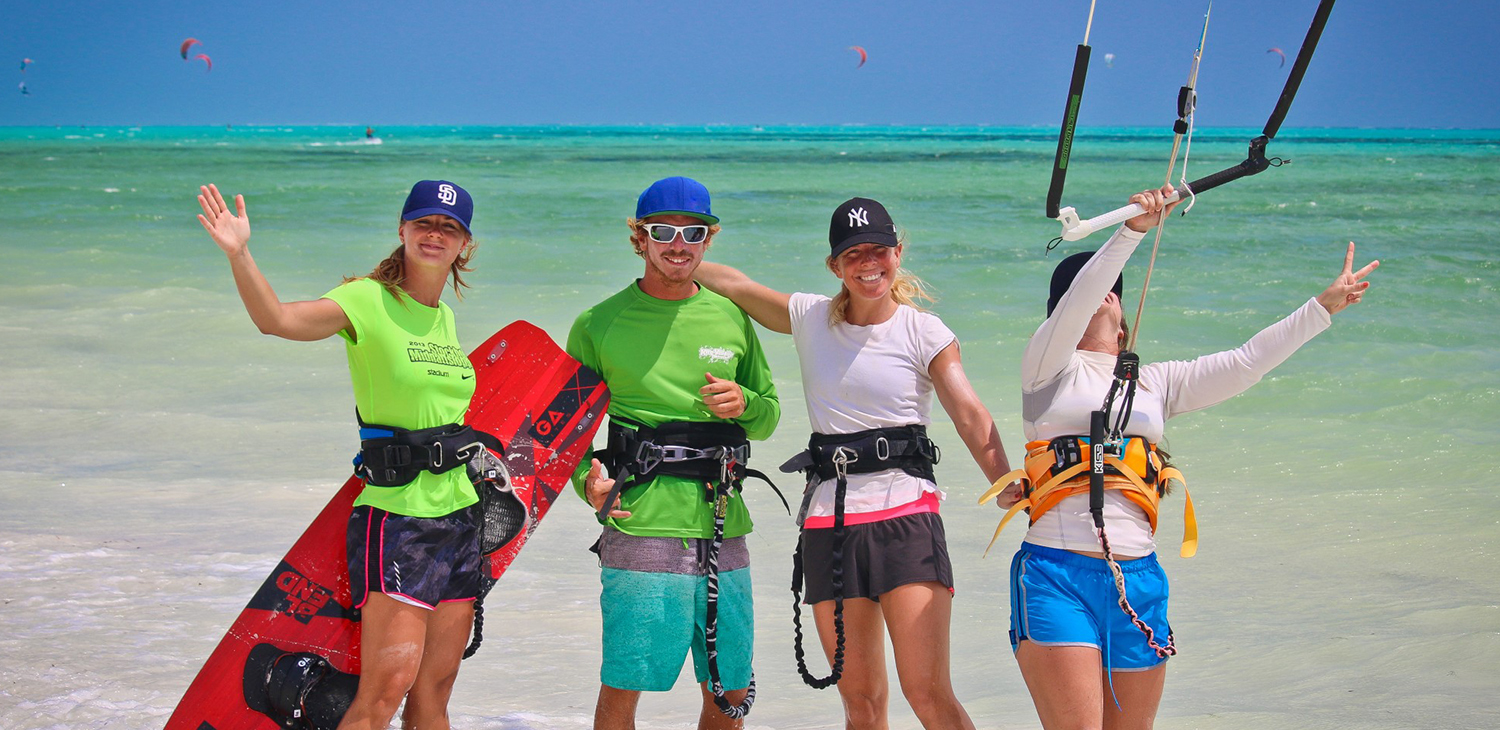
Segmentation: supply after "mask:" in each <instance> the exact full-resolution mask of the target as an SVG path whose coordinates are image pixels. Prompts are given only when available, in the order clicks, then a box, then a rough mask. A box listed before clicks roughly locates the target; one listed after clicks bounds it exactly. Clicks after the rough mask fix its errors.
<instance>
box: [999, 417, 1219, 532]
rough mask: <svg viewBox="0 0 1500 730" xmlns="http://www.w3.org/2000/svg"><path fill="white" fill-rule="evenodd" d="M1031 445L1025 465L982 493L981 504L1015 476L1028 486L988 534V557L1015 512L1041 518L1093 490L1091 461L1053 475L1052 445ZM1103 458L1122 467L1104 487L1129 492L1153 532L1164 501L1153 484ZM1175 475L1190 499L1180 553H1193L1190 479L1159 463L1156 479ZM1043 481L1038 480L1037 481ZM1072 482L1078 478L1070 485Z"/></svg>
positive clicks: (1109, 460) (1108, 460)
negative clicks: (1160, 505)
mask: <svg viewBox="0 0 1500 730" xmlns="http://www.w3.org/2000/svg"><path fill="white" fill-rule="evenodd" d="M1027 446H1028V450H1027V454H1026V466H1025V468H1022V469H1015V470H1013V471H1011V472H1010V473H1008V474H1006V475H1005V476H1002V477H1000V478H999V479H997V480H995V483H994V484H991V485H990V488H989V489H988V490H986V491H985V493H984V494H983V495H982V496H980V498H979V503H980V504H984V503H985V502H988V501H990V500H991V499H995V498H997V497H998V496H999V495H1000V493H1001V492H1003V491H1005V488H1006V487H1007V486H1009V485H1010V484H1011V483H1012V482H1015V481H1020V482H1021V483H1022V484H1023V485H1024V492H1025V494H1026V496H1025V497H1023V498H1022V499H1021V500H1020V501H1018V502H1016V503H1015V504H1014V505H1012V506H1011V508H1010V509H1009V510H1007V511H1006V513H1005V516H1004V517H1003V518H1001V519H1000V525H999V526H998V527H996V528H995V534H994V536H993V537H991V538H990V542H989V545H987V546H985V549H984V554H985V555H986V556H987V555H989V552H990V548H992V547H994V546H995V541H996V540H998V539H999V538H1000V532H1001V531H1002V530H1004V529H1005V525H1006V524H1008V523H1009V522H1010V520H1011V518H1013V517H1015V516H1016V513H1018V512H1020V511H1022V510H1034V511H1033V512H1032V513H1031V521H1032V522H1033V523H1034V522H1036V519H1037V518H1038V517H1041V516H1042V514H1043V513H1045V512H1046V511H1047V510H1049V509H1051V508H1052V507H1054V506H1056V505H1057V503H1058V502H1061V501H1062V500H1063V499H1064V498H1066V497H1069V496H1072V495H1074V494H1080V493H1083V492H1087V491H1088V489H1089V486H1088V483H1087V481H1086V480H1087V475H1085V474H1084V473H1083V472H1085V471H1087V470H1088V468H1089V465H1088V462H1086V461H1083V462H1080V463H1077V464H1074V465H1072V466H1070V467H1068V468H1067V469H1064V470H1063V471H1062V472H1060V473H1058V474H1057V475H1056V476H1053V475H1052V473H1051V471H1052V464H1053V463H1054V460H1053V457H1052V450H1051V448H1050V447H1049V444H1048V443H1047V442H1045V441H1033V442H1031V443H1030V444H1027ZM1137 448H1140V447H1137ZM1131 456H1132V455H1131V454H1130V453H1129V447H1127V457H1126V458H1127V459H1129V458H1131ZM1142 457H1144V459H1159V457H1157V456H1156V452H1155V449H1154V448H1153V449H1151V450H1149V451H1143V452H1142V454H1141V455H1139V456H1136V457H1135V459H1133V460H1142V461H1143V458H1142ZM1104 463H1105V464H1107V465H1109V466H1111V467H1114V469H1115V470H1116V471H1118V472H1119V474H1110V475H1108V476H1107V477H1106V478H1105V487H1104V488H1105V489H1115V490H1120V491H1123V492H1125V496H1127V497H1129V498H1130V500H1131V501H1132V502H1135V503H1136V504H1137V505H1139V506H1140V507H1141V509H1143V510H1145V512H1146V516H1147V518H1149V520H1150V521H1151V531H1152V532H1153V533H1155V532H1156V518H1157V512H1158V504H1159V502H1160V501H1161V498H1160V496H1159V495H1158V493H1157V490H1156V487H1155V485H1147V484H1146V483H1145V481H1144V480H1143V479H1142V478H1141V477H1140V475H1139V474H1138V473H1137V469H1133V468H1131V467H1130V466H1127V465H1126V463H1125V462H1123V461H1121V460H1120V459H1118V458H1116V457H1113V456H1105V457H1104ZM1080 478H1081V479H1083V480H1084V482H1083V483H1082V484H1078V483H1076V482H1078V480H1079V479H1080ZM1171 479H1176V480H1177V481H1178V482H1180V483H1181V484H1182V492H1183V496H1184V497H1185V498H1186V507H1185V509H1184V511H1183V532H1182V557H1184V558H1190V557H1193V555H1195V554H1197V552H1198V519H1197V516H1196V515H1195V514H1194V512H1193V497H1192V494H1190V493H1189V492H1188V490H1187V480H1186V479H1185V478H1183V476H1182V472H1181V471H1180V470H1178V469H1177V468H1176V467H1170V466H1160V467H1158V469H1157V474H1156V480H1157V483H1163V482H1166V481H1168V480H1171ZM1039 482H1040V484H1039V485H1038V483H1039ZM1069 482H1075V483H1074V484H1069ZM1033 485H1038V486H1033Z"/></svg>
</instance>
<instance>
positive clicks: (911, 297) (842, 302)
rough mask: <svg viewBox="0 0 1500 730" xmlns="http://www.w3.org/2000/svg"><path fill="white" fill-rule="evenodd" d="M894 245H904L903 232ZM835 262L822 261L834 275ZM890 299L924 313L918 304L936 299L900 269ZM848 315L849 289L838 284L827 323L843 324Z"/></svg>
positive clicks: (919, 281) (922, 283) (918, 279)
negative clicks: (837, 291)
mask: <svg viewBox="0 0 1500 730" xmlns="http://www.w3.org/2000/svg"><path fill="white" fill-rule="evenodd" d="M896 244H897V245H899V246H905V245H906V233H905V232H902V233H901V234H900V235H899V236H898V237H897V239H896ZM837 262H838V257H837V256H833V255H830V256H829V257H828V258H827V259H824V261H823V263H824V264H825V265H827V266H828V270H829V271H832V272H833V273H835V274H837V273H839V270H838V269H837V268H834V264H835V263H837ZM891 298H892V299H894V300H896V303H897V304H905V305H906V306H908V307H911V308H912V309H915V310H917V311H919V312H925V311H927V308H926V307H923V306H922V305H921V304H919V303H918V302H923V301H925V302H928V303H929V304H930V303H933V302H936V301H937V297H935V296H933V295H932V294H931V293H930V292H928V291H927V282H925V281H922V279H921V277H919V276H917V275H916V274H913V273H911V272H910V271H907V270H906V269H905V268H902V267H898V268H897V269H896V278H895V281H892V282H891ZM848 313H849V287H848V286H845V285H843V284H840V285H839V293H838V294H835V295H833V302H832V303H830V304H829V305H828V323H829V324H843V323H844V322H845V321H846V320H847V318H848Z"/></svg>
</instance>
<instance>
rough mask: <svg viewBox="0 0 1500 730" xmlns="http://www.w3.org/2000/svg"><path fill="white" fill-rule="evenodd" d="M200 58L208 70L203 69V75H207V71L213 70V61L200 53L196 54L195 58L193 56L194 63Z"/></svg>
mask: <svg viewBox="0 0 1500 730" xmlns="http://www.w3.org/2000/svg"><path fill="white" fill-rule="evenodd" d="M200 58H201V59H203V62H204V63H206V64H208V68H206V69H203V73H208V72H209V71H212V70H214V60H213V59H212V58H209V57H208V56H207V55H205V54H202V53H200V54H198V55H196V56H193V60H194V61H196V60H198V59H200Z"/></svg>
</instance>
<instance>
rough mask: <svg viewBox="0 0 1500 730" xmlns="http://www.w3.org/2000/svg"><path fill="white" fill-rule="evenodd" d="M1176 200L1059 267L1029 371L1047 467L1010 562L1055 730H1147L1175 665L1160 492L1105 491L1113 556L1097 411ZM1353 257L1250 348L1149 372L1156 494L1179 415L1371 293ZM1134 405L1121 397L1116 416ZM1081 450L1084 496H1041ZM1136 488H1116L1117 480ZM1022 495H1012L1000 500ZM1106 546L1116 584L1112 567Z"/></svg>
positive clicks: (1146, 421) (1029, 417) (1033, 434)
mask: <svg viewBox="0 0 1500 730" xmlns="http://www.w3.org/2000/svg"><path fill="white" fill-rule="evenodd" d="M1171 192H1172V189H1171V187H1170V186H1167V187H1164V188H1162V189H1161V190H1159V191H1158V190H1148V191H1145V192H1142V193H1139V194H1137V195H1135V196H1133V197H1131V202H1133V203H1138V204H1140V205H1141V207H1142V208H1144V209H1145V210H1146V213H1145V214H1143V215H1141V216H1139V217H1136V218H1133V219H1131V220H1129V221H1127V222H1126V223H1125V225H1124V226H1122V227H1121V228H1120V230H1119V231H1117V232H1116V233H1115V234H1114V236H1113V237H1111V238H1110V239H1109V241H1108V242H1107V243H1105V244H1104V246H1103V247H1102V248H1100V249H1099V250H1098V251H1097V252H1094V253H1093V254H1091V255H1090V254H1077V255H1075V256H1072V257H1069V258H1068V259H1065V260H1064V261H1063V262H1062V263H1061V264H1059V265H1058V267H1057V271H1055V272H1054V274H1053V280H1052V297H1051V299H1050V300H1049V302H1048V317H1047V320H1046V321H1045V322H1043V323H1042V326H1041V327H1039V328H1038V329H1037V331H1036V334H1035V335H1033V336H1032V338H1031V342H1030V344H1029V345H1028V346H1027V348H1026V353H1025V355H1024V358H1023V361H1022V374H1021V375H1022V395H1021V399H1022V417H1023V421H1024V425H1025V432H1026V437H1027V440H1028V441H1029V442H1031V443H1030V444H1028V450H1029V451H1031V453H1032V454H1033V455H1034V456H1039V457H1041V458H1040V460H1039V461H1038V462H1036V463H1037V464H1039V465H1041V468H1042V469H1043V470H1042V471H1033V473H1032V476H1033V480H1032V481H1031V483H1030V484H1029V485H1028V486H1029V488H1030V489H1031V490H1033V491H1032V492H1031V493H1030V494H1029V495H1024V496H1029V497H1030V498H1031V499H1030V501H1029V503H1028V505H1027V506H1028V508H1029V509H1030V512H1031V519H1032V524H1031V526H1030V529H1029V530H1028V532H1027V533H1026V538H1025V541H1024V542H1023V543H1022V545H1021V549H1020V551H1019V552H1017V554H1016V557H1015V559H1014V561H1013V562H1012V565H1011V630H1010V638H1011V645H1012V648H1013V649H1014V650H1015V654H1016V660H1017V662H1018V663H1019V664H1020V667H1021V673H1022V675H1023V676H1024V677H1025V679H1026V686H1027V688H1028V689H1029V690H1030V691H1031V696H1032V700H1033V701H1034V702H1035V704H1036V708H1037V713H1038V715H1040V717H1041V720H1042V725H1043V727H1045V728H1064V727H1068V728H1072V727H1109V728H1149V727H1151V725H1152V723H1153V722H1154V719H1155V716H1156V710H1157V706H1158V704H1159V703H1160V701H1161V693H1162V687H1163V684H1164V682H1165V679H1166V664H1165V662H1166V659H1167V657H1168V656H1170V655H1172V654H1174V653H1175V651H1176V650H1175V647H1173V646H1172V642H1171V638H1170V637H1171V629H1170V626H1169V624H1168V621H1167V595H1168V590H1167V580H1166V575H1165V574H1164V573H1163V572H1162V569H1161V566H1160V565H1159V564H1158V563H1157V561H1156V555H1155V549H1156V543H1155V538H1154V525H1155V515H1154V511H1155V509H1154V506H1155V500H1156V499H1158V498H1159V495H1150V494H1147V492H1148V491H1154V490H1151V489H1147V490H1134V491H1133V490H1131V489H1130V488H1129V487H1128V486H1126V488H1123V489H1121V488H1116V486H1111V487H1109V488H1107V489H1106V491H1105V492H1104V494H1103V496H1104V503H1103V510H1102V516H1103V523H1104V530H1103V531H1102V532H1103V534H1104V538H1106V539H1107V540H1108V544H1107V547H1106V546H1105V544H1103V543H1102V542H1101V534H1100V533H1101V531H1100V530H1097V529H1096V527H1095V524H1096V523H1095V518H1094V515H1093V514H1092V513H1091V512H1090V505H1089V493H1088V489H1087V485H1088V461H1089V455H1090V447H1089V445H1088V444H1087V437H1088V435H1089V433H1090V430H1089V429H1090V413H1091V412H1093V411H1096V410H1099V409H1100V406H1101V404H1102V403H1103V402H1104V400H1105V395H1106V394H1107V393H1108V392H1109V391H1110V388H1111V386H1112V384H1114V382H1115V365H1116V360H1117V357H1118V356H1119V354H1120V351H1121V349H1122V348H1123V347H1124V343H1125V342H1126V339H1127V337H1126V329H1127V328H1126V326H1125V322H1124V314H1123V312H1122V309H1121V304H1120V295H1121V291H1122V287H1121V283H1122V282H1121V281H1120V272H1121V271H1122V270H1123V269H1124V267H1125V263H1126V261H1127V260H1128V259H1129V258H1130V255H1131V253H1132V252H1134V251H1135V248H1136V246H1137V244H1139V243H1140V241H1141V239H1142V237H1143V236H1144V234H1145V232H1146V231H1147V230H1149V229H1150V227H1151V226H1152V225H1154V224H1155V223H1156V221H1157V220H1159V217H1160V216H1162V215H1165V214H1166V212H1167V211H1168V210H1170V209H1171V207H1172V206H1164V205H1163V199H1164V198H1165V196H1166V195H1169V194H1170V193H1171ZM1174 205H1175V204H1174ZM1164 207H1165V208H1166V210H1163V208H1164ZM1353 261H1354V244H1353V243H1350V244H1349V247H1348V251H1347V253H1346V255H1345V260H1344V269H1343V271H1342V272H1341V273H1340V274H1339V276H1338V278H1336V279H1335V280H1334V282H1333V284H1331V285H1330V286H1329V287H1328V288H1327V289H1326V290H1325V291H1324V292H1323V293H1322V294H1320V295H1318V296H1317V297H1314V298H1312V299H1309V300H1308V301H1307V302H1306V303H1305V304H1303V305H1302V306H1301V307H1299V308H1298V309H1297V310H1296V311H1295V312H1293V313H1292V314H1291V315H1290V316H1288V317H1286V318H1285V319H1282V320H1281V321H1280V322H1277V323H1276V324H1273V325H1271V326H1270V327H1267V328H1266V329H1264V330H1262V331H1261V332H1260V333H1259V334H1257V335H1255V336H1254V337H1252V338H1250V340H1249V341H1248V342H1246V343H1245V344H1244V345H1241V346H1240V347H1238V348H1236V349H1234V350H1228V351H1225V352H1219V353H1215V354H1212V355H1205V356H1203V357H1199V358H1197V359H1195V360H1190V361H1170V362H1161V363H1152V364H1149V365H1145V366H1143V367H1141V368H1140V371H1139V372H1140V375H1139V381H1138V383H1139V384H1138V387H1137V390H1136V393H1135V396H1134V403H1133V407H1132V408H1131V410H1130V412H1129V420H1128V421H1126V422H1125V424H1124V428H1123V430H1122V435H1123V436H1124V437H1126V441H1125V443H1126V444H1129V443H1130V442H1131V441H1137V443H1136V446H1135V448H1136V449H1137V451H1136V455H1137V456H1138V457H1144V458H1146V459H1150V460H1151V461H1150V462H1149V463H1150V467H1149V471H1150V473H1151V476H1150V478H1148V479H1146V480H1145V482H1146V484H1145V486H1146V487H1148V488H1151V487H1154V486H1156V485H1155V483H1153V482H1154V481H1155V480H1156V479H1158V478H1160V479H1161V481H1163V482H1164V481H1165V478H1164V477H1161V476H1160V474H1161V472H1162V471H1164V470H1165V469H1166V464H1165V463H1164V462H1163V461H1162V460H1161V459H1160V458H1159V457H1158V455H1156V454H1154V452H1151V451H1150V450H1151V448H1152V447H1153V446H1154V444H1156V443H1157V442H1158V441H1160V440H1161V438H1162V432H1163V427H1164V425H1165V423H1166V421H1167V419H1169V418H1171V417H1173V416H1176V415H1179V414H1182V413H1188V412H1191V411H1195V410H1198V409H1201V408H1206V407H1208V406H1211V405H1214V404H1216V403H1220V402H1222V401H1224V400H1227V399H1229V398H1231V397H1233V396H1235V395H1237V394H1239V393H1241V392H1244V391H1245V390H1246V389H1248V388H1249V387H1250V386H1251V385H1254V384H1255V383H1256V382H1259V380H1260V379H1261V378H1262V377H1263V376H1265V374H1266V373H1268V372H1270V370H1271V369H1272V368H1274V367H1276V366H1277V365H1279V364H1281V363H1282V362H1283V361H1285V360H1286V359H1287V358H1288V357H1290V356H1291V354H1292V353H1294V352H1296V350H1297V348H1299V347H1301V346H1302V345H1303V344H1304V343H1306V342H1307V341H1308V340H1310V339H1312V338H1313V337H1314V336H1315V335H1317V334H1318V333H1319V332H1322V331H1323V330H1324V329H1327V328H1328V326H1329V324H1330V317H1331V315H1333V314H1335V313H1337V312H1339V311H1341V310H1343V309H1344V308H1345V307H1347V306H1349V305H1350V304H1354V303H1357V302H1358V301H1359V300H1360V298H1361V297H1362V296H1363V294H1364V291H1365V289H1366V288H1368V287H1369V282H1365V281H1362V279H1363V278H1364V277H1365V276H1366V275H1367V274H1369V273H1370V272H1371V271H1373V270H1374V269H1375V268H1376V267H1377V266H1378V265H1379V262H1378V261H1376V262H1372V263H1370V264H1369V265H1367V266H1365V267H1364V268H1362V269H1360V270H1359V271H1357V272H1356V271H1352V266H1353ZM1122 401H1123V398H1119V399H1116V408H1115V409H1114V410H1115V413H1114V414H1113V415H1112V417H1113V416H1114V415H1118V413H1119V411H1120V408H1119V406H1120V405H1121V402H1122ZM1076 437H1083V442H1080V441H1078V440H1077V439H1076ZM1080 443H1082V445H1081V447H1080V446H1079V445H1080ZM1070 445H1071V446H1070ZM1070 447H1071V448H1079V449H1080V450H1081V454H1082V457H1081V462H1083V463H1082V467H1081V472H1080V473H1078V474H1077V476H1076V477H1072V478H1066V479H1062V480H1059V483H1065V484H1066V485H1067V486H1068V487H1071V488H1072V490H1060V491H1058V492H1055V493H1054V495H1053V496H1054V499H1053V500H1047V499H1042V498H1040V496H1039V495H1038V493H1037V492H1038V491H1039V490H1038V489H1037V488H1038V487H1039V486H1040V485H1038V484H1037V483H1036V482H1037V481H1042V482H1044V483H1045V482H1046V480H1047V479H1048V476H1047V475H1048V473H1049V472H1047V471H1045V469H1047V468H1048V467H1047V465H1048V464H1050V463H1056V461H1057V460H1058V459H1059V458H1061V459H1062V460H1063V461H1065V462H1066V461H1067V460H1068V459H1067V458H1066V457H1067V454H1066V453H1064V452H1067V451H1068V450H1069V448H1070ZM1120 448H1121V450H1122V452H1121V453H1122V455H1121V456H1119V461H1116V462H1111V463H1112V464H1120V465H1122V466H1123V465H1127V464H1142V463H1146V462H1143V461H1141V460H1139V459H1137V460H1135V461H1132V460H1131V458H1128V457H1127V456H1126V455H1124V454H1128V453H1129V452H1130V449H1128V448H1126V447H1120ZM1028 464H1029V465H1030V464H1032V460H1031V459H1028ZM1141 471H1142V472H1145V471H1147V469H1142V470H1141ZM1050 473H1051V474H1056V473H1057V472H1050ZM1138 476H1144V474H1141V475H1138ZM1125 482H1126V479H1125V477H1123V476H1119V477H1115V478H1114V481H1113V482H1112V483H1113V484H1114V485H1120V484H1124V483H1125ZM1080 485H1082V486H1080ZM1064 494H1066V495H1067V496H1061V495H1064ZM1059 496H1061V498H1060V499H1057V497H1059ZM1022 497H1023V495H1022V494H1021V493H1019V492H1018V491H1017V490H1016V489H1015V488H1014V487H1012V488H1011V489H1007V490H1006V492H1005V493H1004V494H1003V496H1002V502H1010V503H1014V502H1016V501H1017V500H1020V499H1022ZM1039 507H1040V508H1039ZM1106 549H1107V550H1109V552H1110V554H1111V556H1112V557H1113V562H1114V563H1115V565H1116V566H1118V567H1119V569H1120V570H1119V573H1114V572H1113V571H1112V569H1111V566H1110V565H1109V561H1106V560H1105V550H1106ZM1119 583H1123V585H1124V586H1125V588H1126V589H1128V594H1127V595H1128V600H1125V601H1124V603H1125V605H1127V606H1128V607H1129V610H1130V611H1131V612H1133V613H1127V611H1126V610H1123V609H1124V606H1122V605H1121V603H1122V598H1121V596H1122V593H1123V591H1122V589H1120V587H1119V585H1118V584H1119ZM1111 693H1112V694H1113V698H1111V697H1110V695H1111ZM1117 703H1118V704H1117Z"/></svg>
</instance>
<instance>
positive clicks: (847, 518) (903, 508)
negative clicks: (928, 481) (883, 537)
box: [802, 492, 938, 530]
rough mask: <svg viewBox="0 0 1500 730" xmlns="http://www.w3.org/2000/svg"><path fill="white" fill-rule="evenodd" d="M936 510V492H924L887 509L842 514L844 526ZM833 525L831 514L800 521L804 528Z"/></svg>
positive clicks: (811, 528)
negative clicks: (911, 499) (914, 498)
mask: <svg viewBox="0 0 1500 730" xmlns="http://www.w3.org/2000/svg"><path fill="white" fill-rule="evenodd" d="M936 511H938V496H937V493H936V492H924V493H923V494H922V496H921V497H920V498H919V499H917V501H915V502H907V503H906V504H903V505H898V506H896V507H891V508H889V509H882V510H875V511H874V512H851V513H848V514H845V515H844V526H846V527H847V526H849V525H867V524H869V523H871V522H884V521H886V520H894V519H896V518H897V517H905V516H907V515H919V514H922V513H923V512H936ZM830 527H833V515H825V516H822V517H809V518H807V519H806V520H804V521H803V523H802V529H804V530H822V529H827V528H830Z"/></svg>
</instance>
